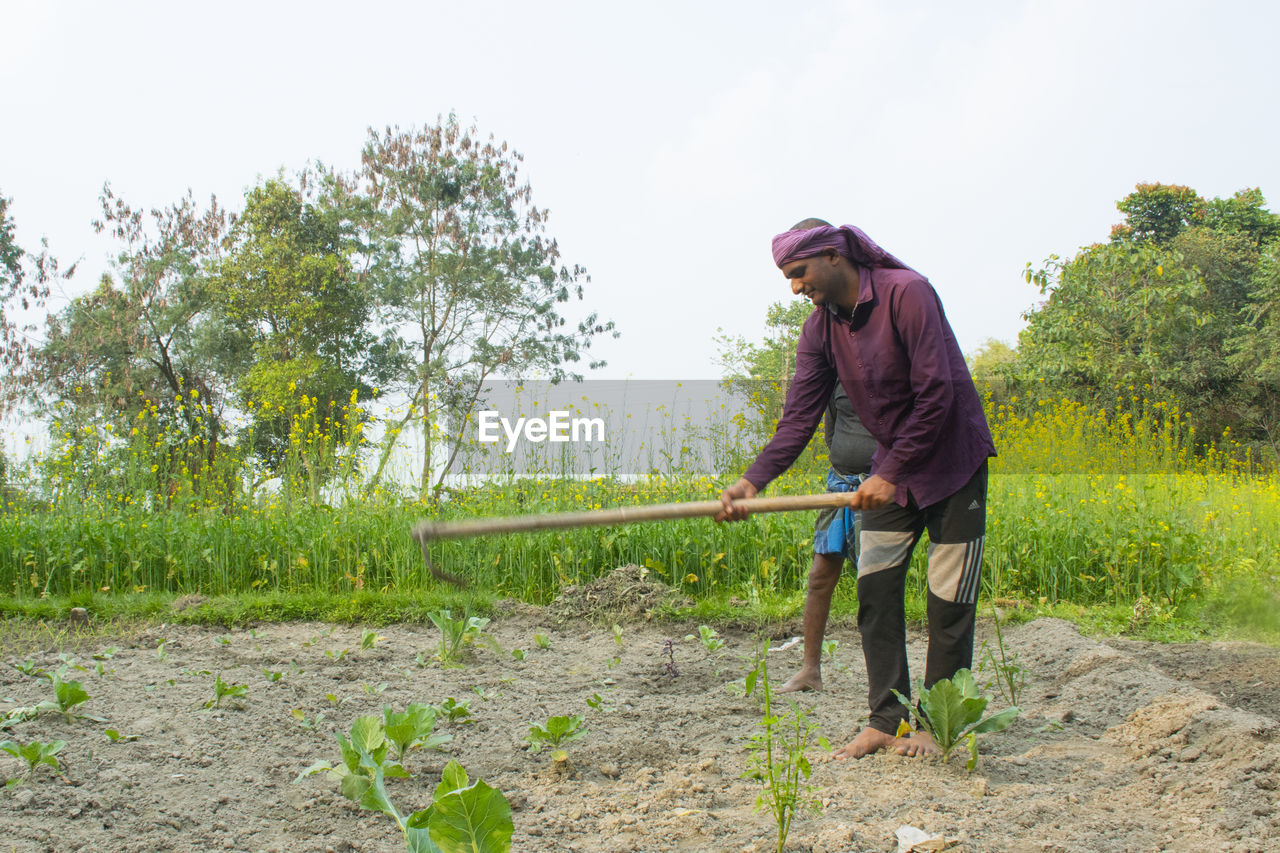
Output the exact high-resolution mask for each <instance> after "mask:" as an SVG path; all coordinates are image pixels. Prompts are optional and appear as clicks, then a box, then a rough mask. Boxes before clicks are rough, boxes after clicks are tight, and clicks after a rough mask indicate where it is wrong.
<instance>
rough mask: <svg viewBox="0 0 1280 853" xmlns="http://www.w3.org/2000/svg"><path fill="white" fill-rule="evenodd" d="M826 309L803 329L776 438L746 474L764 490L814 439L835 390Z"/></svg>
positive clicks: (807, 322) (811, 315)
mask: <svg viewBox="0 0 1280 853" xmlns="http://www.w3.org/2000/svg"><path fill="white" fill-rule="evenodd" d="M824 314H825V311H824V310H821V309H820V310H817V311H814V312H813V313H812V314H810V315H809V319H807V320H805V323H804V326H803V327H802V328H801V330H800V342H799V345H798V346H797V348H796V372H795V376H794V377H793V378H792V380H791V388H790V389H789V390H788V391H787V401H786V403H785V405H783V407H782V418H781V419H780V420H779V421H778V427H777V429H776V430H775V431H774V433H773V438H772V439H770V440H769V443H768V444H767V445H765V447H764V449H763V450H761V451H760V454H759V455H758V456H757V457H756V460H755V462H753V463H752V465H751V467H750V468H748V469H747V473H746V474H744V475H743V477H745V478H746V479H747V480H749V481H750V482H751V484H752V485H754V486H755V487H756V488H757V489H759V490H763V489H764V488H765V486H767V485H769V483H771V482H773V480H774V479H776V478H777V476H778V475H779V474H781V473H782V472H783V471H785V470H787V469H788V468H790V467H791V464H792V463H793V462H795V461H796V459H797V458H798V457H799V456H800V454H801V453H803V452H804V449H805V447H806V446H808V444H809V440H810V439H811V438H813V433H814V430H816V429H817V428H818V424H819V423H820V422H821V421H822V415H823V413H824V412H826V410H827V403H828V402H829V401H830V400H831V392H832V391H833V390H834V389H835V383H836V371H835V365H833V364H832V363H831V361H830V359H829V358H828V357H827V348H826V345H825V343H824V337H825V336H824V331H823V330H824V328H825V327H824V323H826V322H828V320H827V318H826V317H825V316H823V315H824Z"/></svg>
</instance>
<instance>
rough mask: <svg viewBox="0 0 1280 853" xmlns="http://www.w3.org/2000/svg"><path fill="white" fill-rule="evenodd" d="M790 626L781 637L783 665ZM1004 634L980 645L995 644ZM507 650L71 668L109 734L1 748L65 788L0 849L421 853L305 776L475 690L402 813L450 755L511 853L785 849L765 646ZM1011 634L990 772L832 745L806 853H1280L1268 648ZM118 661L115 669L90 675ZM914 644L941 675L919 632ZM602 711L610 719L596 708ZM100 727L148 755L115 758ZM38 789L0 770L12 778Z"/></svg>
mask: <svg viewBox="0 0 1280 853" xmlns="http://www.w3.org/2000/svg"><path fill="white" fill-rule="evenodd" d="M557 614H559V615H560V618H559V620H558V618H557ZM796 627H797V626H790V625H788V626H780V630H779V631H777V632H775V633H776V634H777V637H775V642H774V645H775V646H777V645H781V643H779V642H778V640H779V639H785V637H786V636H788V635H789V633H790V631H792V630H794V629H795V628H796ZM990 628H991V626H990V623H989V622H988V623H986V624H981V625H980V629H979V630H980V640H981V639H982V638H985V637H987V636H990ZM489 632H490V634H491V635H492V636H493V637H494V638H495V639H496V640H497V642H498V644H500V645H501V647H502V649H503V651H502V653H498V652H496V651H494V650H492V649H489V648H484V647H481V648H479V649H477V650H476V651H475V652H474V653H473V654H472V656H471V658H470V660H469V662H468V663H467V665H466V666H465V667H464V668H459V669H443V668H441V667H440V666H439V665H437V664H431V663H430V656H431V654H432V653H433V651H434V649H435V647H436V645H437V643H438V637H439V632H438V631H437V630H436V629H435V628H434V626H431V625H427V626H422V625H399V626H393V627H388V628H382V629H380V630H379V631H378V633H379V634H380V635H381V639H380V640H379V641H378V642H377V644H376V645H375V646H374V647H373V648H372V649H368V650H364V651H362V650H360V642H361V628H360V627H359V626H355V627H353V626H337V627H335V626H329V625H320V624H283V625H263V626H259V627H257V628H255V629H252V630H250V629H236V630H232V631H230V632H223V631H219V630H216V629H211V628H192V627H177V626H174V625H156V626H153V627H151V628H148V629H146V630H144V631H142V632H140V633H138V632H135V633H131V634H130V635H129V636H127V637H120V638H119V639H114V640H101V639H99V640H95V641H94V642H93V643H91V644H88V645H81V646H79V647H77V648H74V649H72V650H70V651H65V652H64V653H65V654H70V655H73V656H74V657H75V658H76V659H77V662H79V663H80V664H81V665H84V666H86V667H87V668H88V671H86V672H77V671H73V673H74V675H73V677H76V678H79V679H80V680H81V681H82V682H83V683H84V686H85V689H86V690H87V691H88V693H89V694H90V695H91V697H92V698H91V699H90V700H89V701H88V702H86V703H84V705H82V706H81V708H80V710H83V712H84V713H86V714H92V715H94V716H98V717H102V718H104V719H105V720H106V722H104V723H99V722H94V721H91V720H88V719H79V720H76V721H73V722H66V721H64V720H63V719H62V718H61V716H59V715H58V714H56V713H54V714H48V713H46V714H42V715H40V716H39V717H37V718H36V719H34V720H29V721H26V722H22V723H18V724H17V725H15V726H13V727H12V728H11V729H10V730H9V731H7V732H6V733H4V735H3V737H7V738H13V739H16V740H18V741H22V742H26V741H30V740H33V739H34V740H42V741H49V740H54V739H62V740H65V741H67V747H66V748H65V749H64V751H63V752H62V753H61V755H60V756H59V757H60V758H61V760H62V765H63V774H64V775H63V776H62V777H61V778H60V777H59V776H58V775H57V774H55V773H53V772H51V771H50V770H49V768H42V769H41V770H40V771H39V772H38V773H37V775H36V777H35V779H34V780H32V781H30V782H28V783H27V784H25V785H22V786H19V787H16V788H14V789H12V790H8V791H2V792H0V850H12V851H19V852H20V853H27V851H75V850H85V851H88V850H92V851H157V850H192V851H195V850H200V851H206V850H238V851H259V850H262V851H289V853H293V851H330V850H332V851H363V852H364V853H380V851H394V850H403V849H404V845H403V842H402V840H401V838H400V836H399V832H398V830H397V829H396V827H395V825H394V823H393V822H392V821H391V820H390V819H389V818H386V817H384V816H383V815H380V814H375V813H373V812H369V811H362V810H361V809H359V808H358V807H357V806H355V805H354V804H352V803H350V802H348V801H347V800H345V799H343V798H342V796H341V795H340V794H339V792H338V790H337V785H336V783H334V782H332V781H330V780H329V779H326V778H325V777H324V776H323V775H317V776H312V777H309V778H307V779H304V780H302V781H295V778H296V777H297V776H298V774H299V772H300V771H302V770H303V769H304V768H306V767H307V766H308V765H310V764H312V763H313V762H315V761H316V760H317V759H321V758H325V759H329V760H331V761H335V762H336V761H337V760H338V757H339V752H338V747H337V744H336V742H335V740H334V733H335V732H336V731H346V730H347V728H348V727H349V726H350V723H351V720H352V719H353V718H355V717H357V716H359V715H362V714H370V713H380V712H381V709H382V707H383V705H385V704H390V705H392V706H394V707H395V708H396V709H397V710H400V709H403V708H404V706H405V705H406V704H408V703H410V702H415V701H417V702H428V703H437V702H440V701H441V700H443V699H445V698H446V697H454V698H457V699H463V698H467V697H470V698H471V700H472V701H471V705H472V707H473V709H474V711H475V716H474V722H472V723H470V724H467V725H460V724H442V725H441V729H442V730H443V731H446V732H448V733H450V734H453V735H454V737H455V740H454V741H453V742H452V743H450V744H449V745H447V746H446V747H445V750H444V751H443V752H440V753H435V752H432V753H424V752H422V751H417V752H414V753H411V754H410V756H409V758H408V759H407V761H406V766H407V767H408V769H409V770H410V771H412V772H413V773H414V778H413V779H396V780H392V781H391V782H390V783H389V787H390V790H391V795H392V797H393V798H394V799H395V801H396V802H397V803H398V804H399V805H400V806H401V808H402V810H405V811H409V810H413V809H418V808H422V807H424V806H426V805H427V804H428V803H429V802H430V798H431V791H432V789H433V788H434V787H435V785H436V783H437V782H438V781H439V778H440V771H441V770H442V768H443V767H444V765H445V763H446V762H447V761H448V760H449V759H450V758H456V759H458V760H459V761H460V762H461V763H462V764H463V765H464V766H465V767H466V769H467V771H468V772H469V773H470V775H471V777H472V778H475V777H477V776H478V777H481V778H483V779H484V780H485V781H487V782H488V783H489V784H491V785H494V786H496V787H498V788H500V789H501V790H503V791H504V792H505V793H506V794H507V796H508V798H509V799H510V801H511V805H512V808H513V817H514V821H515V836H514V843H513V849H514V850H520V851H562V850H583V851H633V850H644V851H742V850H760V851H763V850H769V849H772V845H773V843H774V841H773V840H774V837H775V836H774V832H775V831H774V828H773V823H772V820H771V818H770V817H769V816H768V815H766V814H764V813H760V812H757V811H755V810H754V809H753V804H754V800H755V795H756V792H757V790H758V788H757V786H756V785H755V783H753V782H750V781H746V780H743V779H741V778H740V777H741V775H742V773H743V770H744V768H745V761H746V757H747V754H746V752H745V750H744V744H745V743H746V741H747V739H748V737H749V736H750V735H751V734H752V733H753V731H755V730H756V728H757V727H758V725H759V719H760V715H759V707H758V704H757V702H756V700H755V699H754V698H741V697H740V696H738V695H735V694H734V692H732V691H731V690H729V689H727V688H726V684H727V683H728V682H731V681H733V680H734V679H736V678H739V677H740V676H741V674H742V670H743V664H742V658H743V657H744V656H745V655H747V654H748V653H749V651H750V649H751V648H752V644H753V640H754V638H753V637H752V636H750V635H748V634H745V633H739V632H734V631H731V630H722V631H721V633H722V635H723V636H724V637H725V639H726V640H727V641H728V647H727V649H726V650H725V652H726V653H725V654H723V655H722V656H720V657H716V656H714V655H710V654H708V653H707V651H706V650H705V649H704V648H703V647H702V645H701V644H699V643H698V642H697V641H696V640H686V639H685V636H686V634H689V633H696V625H692V624H672V623H654V622H645V621H640V622H632V623H628V624H625V625H624V626H623V631H622V635H621V641H622V642H621V644H620V645H619V644H618V643H617V642H615V637H614V633H613V632H612V631H611V630H610V628H609V625H608V624H607V623H606V624H604V625H595V626H593V625H592V624H591V623H588V622H586V621H584V620H581V619H573V618H569V619H567V620H566V619H563V611H555V610H554V609H552V608H548V609H545V610H541V609H537V608H529V607H524V606H513V607H511V608H508V612H507V614H506V615H504V616H503V617H501V618H499V619H497V620H495V621H494V623H493V624H491V625H490V626H489ZM534 633H544V634H545V635H546V636H547V638H548V639H549V642H550V646H549V648H545V649H543V648H539V647H538V645H537V643H536V642H535V640H534V637H533V635H534ZM1005 634H1006V642H1007V644H1008V647H1009V650H1010V651H1011V652H1016V653H1017V654H1018V655H1019V658H1018V660H1019V663H1021V664H1022V665H1024V666H1026V667H1027V668H1028V669H1029V671H1030V678H1029V681H1028V683H1027V686H1026V688H1025V694H1024V695H1025V698H1024V699H1023V701H1022V702H1021V704H1022V706H1023V708H1024V711H1023V715H1022V717H1021V718H1020V719H1019V720H1018V722H1016V723H1015V724H1014V726H1013V727H1012V728H1011V729H1009V730H1008V731H1006V732H1004V733H1001V734H996V735H989V736H986V737H985V738H984V739H983V740H982V759H981V763H980V764H979V765H978V768H977V770H976V771H975V772H974V773H973V774H971V775H967V774H966V773H965V769H964V757H962V756H960V755H959V754H957V755H954V756H953V757H952V760H951V762H950V763H949V764H945V765H944V764H942V763H941V762H939V761H937V760H935V759H923V760H922V759H908V758H902V757H897V756H892V755H875V756H871V757H868V758H864V759H862V760H860V761H833V760H830V759H829V758H828V757H827V756H825V755H819V751H817V750H815V751H814V752H813V753H811V754H812V755H813V758H814V761H815V767H814V773H813V779H812V781H813V783H814V784H816V785H817V786H819V787H820V788H821V789H822V793H821V796H822V800H823V803H824V805H825V807H824V810H823V812H822V813H821V814H820V815H818V816H810V817H804V818H802V819H800V820H798V821H797V822H796V824H795V826H794V828H793V831H792V833H791V837H790V842H789V845H788V849H789V850H792V851H811V852H812V853H831V851H846V850H848V851H892V850H895V849H897V841H896V840H895V831H896V830H897V829H898V827H900V826H902V825H911V826H915V827H918V828H920V829H922V830H925V831H926V832H929V833H936V834H941V835H944V836H946V837H948V838H953V839H956V840H957V846H955V847H952V848H949V849H957V850H966V851H1116V853H1121V851H1124V852H1125V853H1129V851H1156V850H1172V851H1203V850H1212V851H1217V850H1224V851H1237V853H1246V852H1247V851H1252V853H1263V851H1276V850H1280V809H1278V808H1277V796H1278V794H1277V790H1278V788H1280V722H1278V721H1277V715H1278V712H1280V660H1278V656H1277V652H1276V650H1275V649H1270V648H1265V647H1261V646H1252V645H1247V644H1214V645H1209V644H1195V645H1188V646H1157V645H1150V644H1144V643H1137V642H1133V641H1116V642H1114V643H1110V644H1108V643H1102V642H1098V641H1095V640H1091V639H1087V638H1085V637H1082V636H1081V635H1080V634H1079V633H1078V632H1077V631H1076V630H1075V629H1074V628H1073V627H1072V626H1071V625H1069V624H1067V623H1065V622H1061V621H1057V620H1052V619H1041V620H1037V621H1034V622H1030V623H1028V624H1025V625H1022V626H1018V627H1010V628H1007V629H1006V632H1005ZM831 638H834V639H836V640H838V641H839V642H840V650H839V651H838V652H837V657H836V664H837V666H835V667H833V666H831V665H828V666H827V667H826V671H825V676H826V690H825V691H824V692H823V693H821V694H807V695H805V696H803V697H802V698H801V700H800V701H801V702H803V704H804V706H805V707H806V708H808V709H810V710H811V713H812V715H813V718H814V719H815V720H816V721H817V722H818V723H819V725H820V727H821V731H822V733H823V734H825V735H826V736H827V737H828V738H829V739H830V740H831V742H832V743H833V744H836V745H838V744H842V743H844V742H846V741H847V740H848V739H849V738H850V737H851V736H852V735H853V734H854V733H855V732H856V731H857V730H858V728H859V727H860V726H861V724H862V722H863V721H864V719H865V691H866V682H865V674H864V671H863V665H862V662H861V652H860V651H859V650H858V638H857V634H856V631H855V630H854V629H853V628H851V627H842V628H837V629H835V630H834V631H833V632H832V633H831ZM161 639H163V640H164V645H163V653H162V654H158V652H157V647H158V646H159V645H160V641H161ZM668 639H674V640H676V641H677V642H676V645H675V647H674V658H675V663H676V669H677V670H678V675H674V676H673V675H671V674H669V673H668V671H667V668H666V666H665V664H666V662H667V660H668V659H667V656H666V655H664V654H663V648H664V645H665V643H666V641H667V640H668ZM113 645H114V646H117V647H118V648H117V649H116V650H115V651H114V653H113V654H112V655H111V656H110V657H109V658H107V659H105V660H101V661H95V660H93V658H92V657H91V655H92V654H93V653H95V652H97V653H99V654H100V655H101V654H102V653H104V652H106V651H107V650H108V649H109V647H111V646H113ZM514 648H520V649H524V650H525V651H526V659H525V660H524V661H517V660H515V659H514V658H513V657H512V656H511V654H510V650H512V649H514ZM59 651H60V650H59V649H49V650H45V651H37V652H34V653H31V654H23V655H22V656H21V658H19V656H18V655H16V654H15V653H14V652H15V650H14V649H7V650H4V651H3V654H2V655H0V657H3V659H4V666H3V667H2V668H0V699H3V700H4V703H3V704H0V713H3V712H4V711H5V710H7V709H9V708H11V707H14V706H16V705H32V704H35V703H36V702H38V701H40V700H41V699H45V698H49V696H50V689H49V683H48V682H47V681H46V680H44V679H42V678H35V677H29V676H27V675H24V674H22V673H21V672H20V671H19V670H18V669H16V668H14V667H13V666H10V665H9V664H11V663H15V664H16V663H22V662H23V661H24V660H26V659H30V660H31V661H32V662H33V663H34V664H36V665H37V666H39V667H43V668H46V669H50V670H52V669H54V668H56V666H57V665H58V663H59V658H58V653H59ZM344 651H345V654H343V652H344ZM910 651H911V655H912V663H913V666H914V667H916V668H917V670H919V671H922V664H923V654H924V641H923V637H922V635H921V634H920V633H919V632H916V633H914V634H913V638H912V641H911V644H910ZM419 656H421V657H422V658H423V660H424V661H426V662H427V663H428V665H426V666H423V665H421V664H420V663H419V662H418V660H417V659H418V657H419ZM799 656H800V648H799V646H798V645H793V646H791V647H790V648H787V649H785V650H783V651H778V652H773V653H771V654H770V657H769V660H770V668H771V671H772V672H773V673H774V678H775V680H776V681H777V683H780V682H781V680H782V679H783V678H784V677H785V676H786V675H789V674H790V673H791V672H792V671H793V670H794V669H795V667H796V666H797V664H798V662H799ZM615 657H616V658H618V660H617V661H616V662H614V661H613V659H614V658H615ZM99 663H100V664H101V665H102V670H103V671H102V673H101V674H99V673H98V672H97V671H96V667H97V666H98V664H99ZM269 673H282V675H280V676H279V678H278V680H274V681H273V680H271V678H270V676H269V675H268V674H269ZM218 674H221V676H222V678H223V679H224V681H226V682H228V683H236V684H247V685H248V686H249V690H248V693H247V694H246V695H245V696H244V697H243V698H242V700H241V703H242V707H240V708H235V707H226V706H225V705H226V701H225V700H224V707H222V708H219V709H215V710H206V709H204V707H203V705H204V703H205V702H206V701H207V700H209V699H211V698H212V697H213V683H214V679H215V676H216V675H218ZM477 691H479V692H477ZM481 694H483V695H481ZM596 694H599V696H600V697H601V698H602V699H603V700H604V708H602V709H600V710H596V709H593V708H589V707H588V705H587V700H588V699H589V698H591V697H592V696H594V695H596ZM992 707H993V708H995V707H996V706H995V705H994V704H993V706H992ZM295 711H297V712H298V714H300V715H301V716H302V717H303V718H304V720H303V721H300V720H299V719H298V718H297V716H298V714H295ZM322 713H323V715H324V716H323V718H322V719H320V720H319V721H318V722H315V720H316V718H317V717H318V716H319V715H320V714H322ZM553 714H585V715H586V717H587V726H588V728H589V733H588V734H587V735H586V736H585V737H584V738H583V739H581V740H578V741H575V742H574V743H572V744H570V745H569V762H568V764H569V768H568V770H567V771H557V770H556V769H555V768H554V766H553V762H552V760H551V757H550V754H549V752H548V751H543V752H542V753H532V752H530V751H528V750H527V749H526V746H525V744H524V742H523V738H524V735H525V734H526V732H527V731H528V726H529V723H530V721H539V722H541V721H545V719H546V718H547V717H548V716H550V715H553ZM304 723H306V724H309V725H304ZM107 728H113V729H116V730H118V731H119V732H120V733H121V734H124V735H136V736H137V738H136V740H131V741H128V742H125V741H120V742H116V743H112V742H110V741H109V739H108V738H107V737H106V736H105V735H104V730H105V729H107ZM19 770H20V767H19V763H18V762H17V761H16V760H15V759H12V758H10V757H9V756H8V755H5V754H0V775H4V776H15V775H17V774H18V773H19Z"/></svg>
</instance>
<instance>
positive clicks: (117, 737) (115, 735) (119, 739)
mask: <svg viewBox="0 0 1280 853" xmlns="http://www.w3.org/2000/svg"><path fill="white" fill-rule="evenodd" d="M103 734H105V735H106V736H107V740H109V741H111V742H112V743H131V742H132V741H135V740H137V739H138V738H139V737H141V735H122V734H120V732H119V731H117V730H116V729H107V730H106V731H105V732H103Z"/></svg>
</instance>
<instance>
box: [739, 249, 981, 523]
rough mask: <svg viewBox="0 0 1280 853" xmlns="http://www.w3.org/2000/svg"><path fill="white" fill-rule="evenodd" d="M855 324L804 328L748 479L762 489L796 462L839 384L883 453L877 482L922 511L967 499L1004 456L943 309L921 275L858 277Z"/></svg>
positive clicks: (874, 464)
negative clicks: (990, 463) (987, 463)
mask: <svg viewBox="0 0 1280 853" xmlns="http://www.w3.org/2000/svg"><path fill="white" fill-rule="evenodd" d="M859 272H860V277H859V283H858V304H857V305H856V306H854V309H853V313H852V316H842V315H841V314H840V313H839V312H837V311H836V309H835V307H834V306H826V307H819V308H817V309H815V310H814V312H813V313H812V314H810V315H809V318H808V319H807V320H805V322H804V327H803V329H802V330H801V332H800V343H799V346H798V347H797V348H796V374H795V378H794V379H792V381H791V390H790V391H788V392H787V402H786V405H785V406H784V407H783V410H782V419H781V420H780V421H779V422H778V429H777V432H775V433H774V436H773V439H772V440H770V442H769V444H768V445H766V446H765V448H764V449H763V450H762V451H760V455H759V456H757V457H756V461H755V462H754V463H753V464H752V465H751V467H750V468H749V469H748V470H747V473H746V474H745V475H744V476H745V477H746V479H748V480H750V481H751V483H752V484H753V485H755V486H756V488H757V489H763V488H764V487H765V486H767V485H768V484H769V483H770V482H772V481H773V479H774V478H775V477H777V476H778V475H779V474H781V473H782V472H783V471H785V470H786V469H787V468H789V467H790V466H791V464H792V463H793V462H795V460H796V458H797V457H798V456H799V455H800V453H801V452H802V451H803V450H804V448H805V446H806V445H807V444H808V443H809V439H810V438H811V437H812V436H813V432H814V430H815V429H817V426H818V423H819V422H820V421H821V419H822V414H823V412H825V411H826V408H827V403H828V402H829V401H830V399H831V392H832V390H833V389H834V388H835V383H836V380H837V379H839V381H840V383H841V384H842V385H843V386H844V390H845V393H846V394H847V395H848V396H849V401H850V402H851V403H853V408H854V411H855V412H857V413H858V418H859V420H861V421H862V423H863V425H865V426H866V428H867V431H868V432H870V433H871V435H872V436H874V437H875V439H876V441H877V442H878V443H879V447H878V448H877V449H876V453H875V455H874V456H873V457H872V460H871V472H872V473H873V474H879V475H880V476H881V477H882V478H884V479H885V480H888V481H889V482H890V483H893V484H894V485H896V486H897V493H896V495H895V496H894V500H895V501H896V502H897V503H898V504H899V505H901V506H906V504H907V494H908V492H910V495H911V497H913V498H915V501H916V504H917V505H918V506H921V507H926V506H929V505H930V504H934V503H937V502H938V501H940V500H942V499H943V498H946V497H949V496H951V495H953V494H955V493H956V492H957V491H959V490H960V487H961V486H963V485H964V484H965V483H967V482H968V481H969V479H970V478H971V477H972V476H973V475H974V473H975V472H976V471H977V470H978V468H979V467H980V466H981V465H982V463H983V461H984V460H986V458H987V457H989V456H994V455H995V453H996V449H995V444H994V443H993V442H992V440H991V431H990V430H989V429H988V428H987V419H986V415H985V414H984V413H983V410H982V401H981V400H980V399H979V398H978V392H977V390H976V389H975V388H974V386H973V379H972V378H971V377H970V376H969V368H968V367H967V366H966V365H965V363H964V356H963V355H961V353H960V347H959V345H958V344H957V343H956V338H955V335H954V334H953V333H952V331H951V325H950V324H949V323H948V322H947V318H946V315H945V314H944V313H943V311H942V302H941V301H940V300H939V299H938V294H937V293H936V292H935V291H934V289H933V287H932V285H930V284H929V282H928V280H927V279H925V278H924V277H923V276H921V275H920V274H919V273H917V272H915V271H914V270H908V269H887V268H880V267H877V268H868V267H859Z"/></svg>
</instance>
